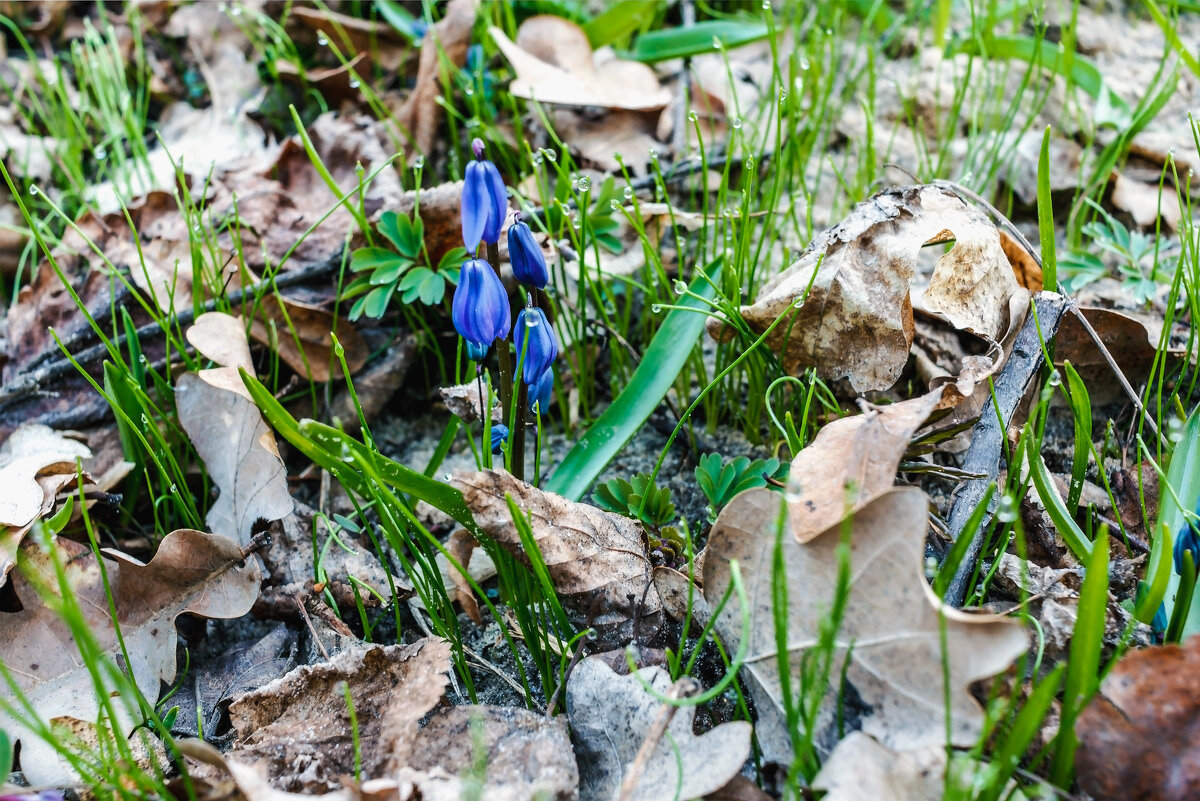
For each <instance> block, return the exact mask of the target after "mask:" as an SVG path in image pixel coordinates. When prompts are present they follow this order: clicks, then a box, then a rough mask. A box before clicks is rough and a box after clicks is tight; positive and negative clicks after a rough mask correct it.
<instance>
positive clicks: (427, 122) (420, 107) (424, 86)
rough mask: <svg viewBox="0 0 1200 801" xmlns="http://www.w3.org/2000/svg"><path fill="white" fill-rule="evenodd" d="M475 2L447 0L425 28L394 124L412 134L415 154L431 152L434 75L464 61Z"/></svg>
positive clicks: (437, 116) (438, 117)
mask: <svg viewBox="0 0 1200 801" xmlns="http://www.w3.org/2000/svg"><path fill="white" fill-rule="evenodd" d="M478 5H479V0H450V2H449V3H447V4H446V14H445V16H443V17H442V18H441V19H440V20H439V21H438V23H437V24H436V25H434V26H433V27H432V28H430V29H429V32H428V33H426V34H425V38H424V39H423V40H422V42H421V58H420V61H419V62H418V63H417V82H416V86H415V88H414V89H413V91H412V94H411V95H409V96H408V99H407V100H405V101H404V105H403V106H401V107H400V108H399V109H397V111H396V114H395V118H396V123H397V124H398V125H399V126H400V127H401V128H403V129H404V130H406V131H408V132H409V133H410V134H412V146H413V147H414V148H415V150H416V152H418V153H423V154H432V153H433V145H434V141H435V138H436V136H437V130H438V126H439V125H440V124H441V121H442V107H441V106H439V105H438V103H437V98H438V97H440V96H441V91H442V82H441V81H440V80H439V79H438V77H439V76H440V75H441V73H442V68H443V65H444V64H447V63H449V64H453V65H454V66H455V67H461V66H462V65H463V64H465V63H466V62H467V47H468V46H469V45H470V44H471V29H472V28H473V27H474V26H475V12H476V10H477V8H478ZM410 155H411V154H410Z"/></svg>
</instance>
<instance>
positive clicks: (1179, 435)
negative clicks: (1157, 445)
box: [1167, 417, 1183, 444]
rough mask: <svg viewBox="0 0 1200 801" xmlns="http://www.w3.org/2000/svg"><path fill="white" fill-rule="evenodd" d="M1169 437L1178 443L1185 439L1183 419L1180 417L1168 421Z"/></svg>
mask: <svg viewBox="0 0 1200 801" xmlns="http://www.w3.org/2000/svg"><path fill="white" fill-rule="evenodd" d="M1167 439H1169V440H1170V441H1171V442H1172V443H1176V444H1178V443H1179V442H1181V441H1182V440H1183V421H1182V420H1180V419H1179V418H1178V417H1172V418H1171V419H1170V420H1168V421H1167Z"/></svg>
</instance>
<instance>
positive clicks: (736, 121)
mask: <svg viewBox="0 0 1200 801" xmlns="http://www.w3.org/2000/svg"><path fill="white" fill-rule="evenodd" d="M729 124H730V125H732V126H733V127H734V128H741V127H742V118H741V117H733V118H732V119H730V120H729Z"/></svg>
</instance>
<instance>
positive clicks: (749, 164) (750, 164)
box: [745, 156, 754, 170]
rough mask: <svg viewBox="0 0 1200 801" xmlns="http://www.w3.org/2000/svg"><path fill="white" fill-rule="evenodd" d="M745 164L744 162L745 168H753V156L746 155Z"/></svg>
mask: <svg viewBox="0 0 1200 801" xmlns="http://www.w3.org/2000/svg"><path fill="white" fill-rule="evenodd" d="M745 164H746V169H747V170H753V169H754V156H747V157H746V162H745Z"/></svg>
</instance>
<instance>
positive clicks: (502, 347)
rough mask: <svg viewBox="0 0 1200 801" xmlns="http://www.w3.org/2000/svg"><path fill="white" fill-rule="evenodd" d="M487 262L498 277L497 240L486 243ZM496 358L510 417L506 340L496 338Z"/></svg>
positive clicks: (509, 360) (510, 379)
mask: <svg viewBox="0 0 1200 801" xmlns="http://www.w3.org/2000/svg"><path fill="white" fill-rule="evenodd" d="M487 255H488V263H490V264H491V265H492V269H493V270H495V271H496V277H497V278H500V245H499V243H497V242H488V243H487ZM496 358H497V360H498V361H499V363H500V406H501V408H502V409H503V410H504V419H505V420H508V419H510V417H509V414H510V412H511V411H512V388H513V370H512V353H511V351H509V349H508V340H506V339H497V340H496Z"/></svg>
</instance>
